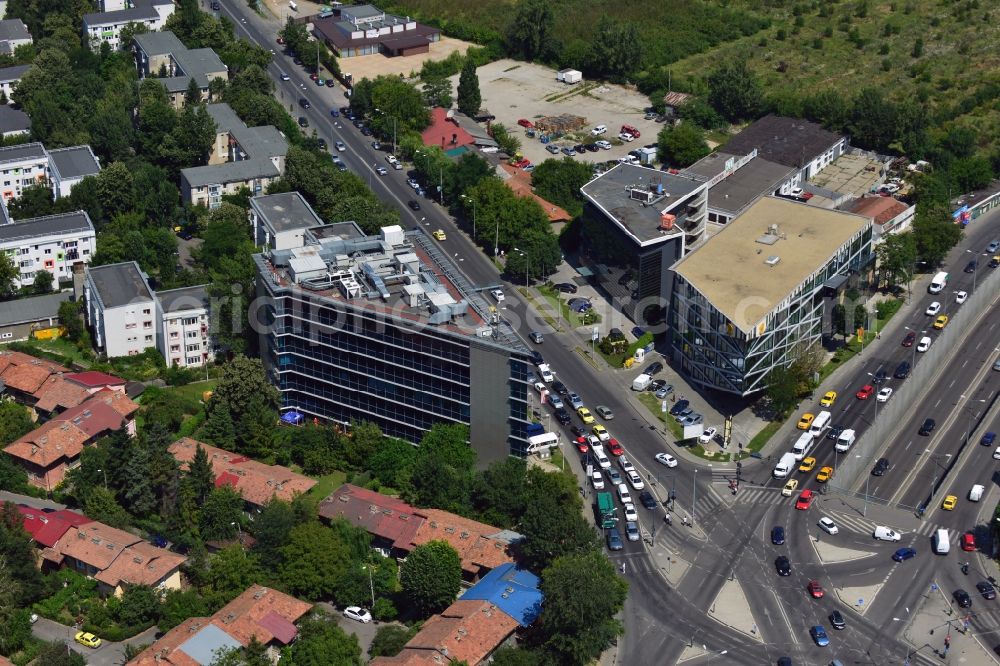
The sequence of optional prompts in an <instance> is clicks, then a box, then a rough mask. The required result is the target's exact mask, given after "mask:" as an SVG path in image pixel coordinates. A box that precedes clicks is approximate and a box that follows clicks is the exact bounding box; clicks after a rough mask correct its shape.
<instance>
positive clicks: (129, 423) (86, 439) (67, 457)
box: [4, 389, 139, 492]
mask: <svg viewBox="0 0 1000 666" xmlns="http://www.w3.org/2000/svg"><path fill="white" fill-rule="evenodd" d="M138 410H139V405H137V404H135V403H134V402H132V400H130V399H129V398H128V396H126V395H125V394H124V393H121V392H119V391H113V390H109V389H102V390H100V391H98V392H97V393H95V394H93V395H92V396H90V397H89V398H88V399H87V400H86V401H84V402H83V403H81V404H79V405H77V406H76V407H73V408H72V409H68V410H66V411H64V412H62V413H61V414H59V415H58V416H56V417H54V418H53V419H52V420H51V421H48V422H46V423H43V424H42V425H41V426H39V427H38V428H36V429H35V430H32V431H31V432H29V433H28V434H27V435H25V436H24V437H21V438H20V439H18V440H17V441H15V442H13V443H12V444H10V445H8V446H7V447H5V448H4V452H5V453H6V454H7V455H9V456H10V457H11V458H13V459H14V460H15V461H16V462H17V463H18V464H20V465H21V466H22V467H24V468H25V471H27V473H28V483H30V484H31V485H33V486H36V487H38V488H41V489H43V490H46V491H50V492H51V491H52V490H55V488H56V486H58V485H59V484H60V483H61V482H62V480H63V479H64V478H65V476H66V472H67V470H69V469H70V468H71V467H73V466H75V465H76V464H77V461H78V460H79V457H80V453H81V452H82V451H83V447H84V446H87V445H89V444H93V443H94V442H96V441H97V440H98V439H100V438H101V437H103V436H105V435H107V434H110V433H111V432H114V431H117V430H121V429H123V428H124V429H125V430H126V432H128V434H129V435H130V436H132V435H135V418H134V415H135V413H136V412H137V411H138Z"/></svg>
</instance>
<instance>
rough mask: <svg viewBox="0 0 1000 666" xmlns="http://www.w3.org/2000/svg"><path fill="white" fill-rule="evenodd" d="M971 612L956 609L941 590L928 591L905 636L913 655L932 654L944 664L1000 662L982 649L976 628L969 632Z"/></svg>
mask: <svg viewBox="0 0 1000 666" xmlns="http://www.w3.org/2000/svg"><path fill="white" fill-rule="evenodd" d="M967 613H968V611H963V610H961V609H957V608H954V607H953V606H952V605H951V603H950V602H949V601H948V599H947V598H946V597H945V595H944V592H943V591H941V590H940V589H938V590H935V591H932V592H929V593H928V594H927V595H925V596H924V601H923V602H922V603H921V604H920V606H919V607H918V608H916V609H915V611H914V614H913V616H912V621H911V622H910V623H909V625H908V626H907V627H906V630H905V631H904V632H903V637H904V638H905V639H906V641H907V642H909V643H910V644H911V645H912V646H913V650H914V652H917V651H919V652H922V653H923V654H925V655H927V654H931V655H934V656H936V657H937V658H939V659H941V660H942V661H943V662H944V663H945V664H963V665H966V664H967V665H969V666H987V665H989V666H993V665H995V664H998V663H1000V661H998V660H997V658H996V657H995V656H994V655H993V654H992V653H990V652H989V650H988V649H987V648H986V647H984V646H983V644H982V643H981V642H980V640H979V639H978V638H977V636H976V634H975V633H974V630H973V629H966V628H965V622H964V618H965V616H966V614H967Z"/></svg>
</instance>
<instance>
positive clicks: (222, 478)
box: [215, 472, 240, 488]
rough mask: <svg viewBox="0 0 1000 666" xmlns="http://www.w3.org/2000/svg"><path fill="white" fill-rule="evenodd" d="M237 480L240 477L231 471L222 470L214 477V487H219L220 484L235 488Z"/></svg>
mask: <svg viewBox="0 0 1000 666" xmlns="http://www.w3.org/2000/svg"><path fill="white" fill-rule="evenodd" d="M239 482H240V477H238V476H236V475H235V474H233V473H232V472H223V473H222V474H220V475H219V476H218V477H217V478H216V479H215V487H216V488H221V487H222V486H230V487H232V488H235V487H236V484H237V483H239Z"/></svg>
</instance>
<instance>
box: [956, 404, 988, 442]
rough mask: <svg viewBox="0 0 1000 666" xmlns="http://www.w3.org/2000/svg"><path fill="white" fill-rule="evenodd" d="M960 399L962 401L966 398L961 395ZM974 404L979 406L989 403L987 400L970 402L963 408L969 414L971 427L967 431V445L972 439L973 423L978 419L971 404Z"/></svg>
mask: <svg viewBox="0 0 1000 666" xmlns="http://www.w3.org/2000/svg"><path fill="white" fill-rule="evenodd" d="M959 399H960V400H965V396H964V395H960V396H959ZM973 402H978V403H979V404H985V403H987V402H989V401H988V400H985V399H975V400H969V404H967V405H965V407H964V408H963V409H965V411H966V412H968V413H969V427H968V428H966V429H965V443H966V444H968V443H969V440H970V439H972V421H973V419H974V418H975V417H976V414H973V413H972V404H971V403H973Z"/></svg>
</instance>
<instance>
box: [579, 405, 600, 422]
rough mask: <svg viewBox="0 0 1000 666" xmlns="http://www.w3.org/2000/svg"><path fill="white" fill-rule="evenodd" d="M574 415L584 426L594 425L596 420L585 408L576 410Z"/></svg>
mask: <svg viewBox="0 0 1000 666" xmlns="http://www.w3.org/2000/svg"><path fill="white" fill-rule="evenodd" d="M576 413H577V416H579V417H580V419H581V420H582V421H583V423H584V425H590V424H591V423H594V422H595V421H596V420H597V419H595V418H594V415H593V414H591V413H590V410H589V409H587V408H586V407H581V408H580V409H578V410H576Z"/></svg>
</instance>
